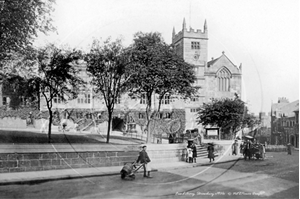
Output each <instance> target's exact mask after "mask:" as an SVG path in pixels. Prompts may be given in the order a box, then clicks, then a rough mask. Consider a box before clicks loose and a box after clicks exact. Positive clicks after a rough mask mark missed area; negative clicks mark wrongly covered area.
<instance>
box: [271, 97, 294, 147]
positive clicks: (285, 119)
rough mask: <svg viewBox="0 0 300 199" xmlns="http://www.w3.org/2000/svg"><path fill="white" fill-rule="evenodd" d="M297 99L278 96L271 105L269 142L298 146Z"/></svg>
mask: <svg viewBox="0 0 300 199" xmlns="http://www.w3.org/2000/svg"><path fill="white" fill-rule="evenodd" d="M298 125H299V100H296V101H294V102H291V103H290V102H289V101H288V99H286V98H279V99H278V103H275V104H272V107H271V143H272V144H283V145H286V144H288V143H291V144H292V145H293V146H295V147H297V148H298V147H299V127H298Z"/></svg>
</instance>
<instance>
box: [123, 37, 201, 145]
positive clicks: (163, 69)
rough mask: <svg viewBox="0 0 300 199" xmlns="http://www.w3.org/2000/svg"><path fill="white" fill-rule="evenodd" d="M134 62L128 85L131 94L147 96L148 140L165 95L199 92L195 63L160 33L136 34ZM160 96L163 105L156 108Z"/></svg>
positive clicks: (132, 57)
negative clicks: (154, 99) (156, 97)
mask: <svg viewBox="0 0 300 199" xmlns="http://www.w3.org/2000/svg"><path fill="white" fill-rule="evenodd" d="M130 52H131V61H132V64H131V66H130V69H129V70H128V71H127V72H128V73H129V74H131V75H132V76H131V78H130V81H128V83H127V88H128V89H129V93H130V94H131V95H133V96H134V95H136V96H138V97H142V96H145V98H146V121H147V122H146V129H147V142H150V140H151V129H150V122H151V120H152V119H153V118H154V117H155V113H156V112H157V111H159V108H160V104H161V100H162V98H163V97H164V95H165V94H173V95H178V94H180V95H185V96H190V95H191V94H193V93H194V92H195V89H194V88H193V87H192V83H194V81H195V75H194V71H193V66H191V65H189V64H187V63H186V62H184V60H183V59H182V58H179V57H178V56H177V55H176V53H175V51H174V50H173V48H172V47H171V46H169V45H167V44H166V43H165V42H164V41H163V38H162V37H161V34H160V33H156V32H155V33H142V32H138V33H136V34H135V35H134V42H133V44H132V46H131V47H130ZM154 94H158V95H159V108H158V110H156V111H154V110H152V96H153V95H154Z"/></svg>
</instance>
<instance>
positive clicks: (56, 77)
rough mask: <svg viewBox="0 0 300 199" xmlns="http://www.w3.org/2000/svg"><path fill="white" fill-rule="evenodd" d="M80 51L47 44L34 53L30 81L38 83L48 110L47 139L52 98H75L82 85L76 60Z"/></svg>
mask: <svg viewBox="0 0 300 199" xmlns="http://www.w3.org/2000/svg"><path fill="white" fill-rule="evenodd" d="M80 58H81V53H80V52H79V51H77V50H72V51H70V50H63V49H59V48H57V47H55V46H54V45H48V46H46V47H44V48H42V49H39V50H38V51H37V53H36V64H35V65H34V66H33V67H31V68H30V69H31V72H30V82H31V83H32V84H35V85H38V88H39V89H40V93H41V94H42V95H43V97H44V99H45V102H46V105H47V108H48V112H49V128H48V141H49V143H50V142H51V125H52V120H53V112H52V106H53V100H54V98H57V99H59V100H61V101H63V102H66V101H67V100H72V99H75V98H76V97H77V95H78V93H79V92H80V88H82V87H84V81H83V80H82V79H81V78H80V77H79V72H80V68H79V67H78V66H77V64H78V63H77V61H78V60H79V59H80Z"/></svg>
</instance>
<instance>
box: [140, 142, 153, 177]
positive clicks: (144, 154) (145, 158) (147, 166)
mask: <svg viewBox="0 0 300 199" xmlns="http://www.w3.org/2000/svg"><path fill="white" fill-rule="evenodd" d="M142 148H143V149H142V151H140V153H139V157H138V159H137V161H136V162H137V163H138V162H140V163H141V164H143V169H144V177H147V178H152V177H151V176H150V171H151V167H150V164H149V163H150V162H151V160H150V158H149V156H148V154H147V152H146V149H147V146H146V145H142ZM147 172H148V175H147Z"/></svg>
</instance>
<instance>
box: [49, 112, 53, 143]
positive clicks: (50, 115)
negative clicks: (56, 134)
mask: <svg viewBox="0 0 300 199" xmlns="http://www.w3.org/2000/svg"><path fill="white" fill-rule="evenodd" d="M51 126H52V110H49V124H48V143H51Z"/></svg>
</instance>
